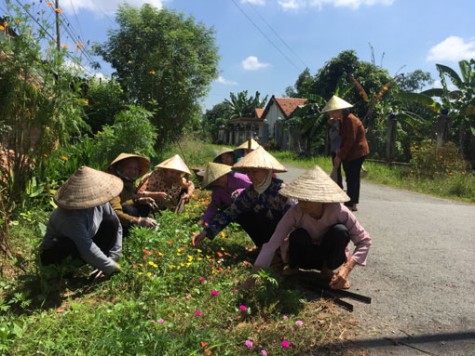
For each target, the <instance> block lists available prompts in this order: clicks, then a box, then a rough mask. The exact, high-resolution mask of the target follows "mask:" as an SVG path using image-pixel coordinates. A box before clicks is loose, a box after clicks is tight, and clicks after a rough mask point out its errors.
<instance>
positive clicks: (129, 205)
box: [107, 153, 158, 237]
mask: <svg viewBox="0 0 475 356" xmlns="http://www.w3.org/2000/svg"><path fill="white" fill-rule="evenodd" d="M149 168H150V160H149V159H148V158H147V157H144V156H140V155H136V154H131V153H121V154H120V155H118V156H117V157H116V158H115V159H114V160H113V161H112V162H111V163H110V164H109V167H108V168H107V172H108V173H110V174H113V175H115V176H117V177H119V178H120V179H122V182H123V183H124V189H122V192H121V193H120V195H119V196H117V197H115V198H114V199H112V200H111V205H112V208H113V209H114V211H115V212H116V214H117V216H118V217H119V219H120V222H121V224H122V228H123V230H124V237H125V236H128V234H129V229H130V227H131V226H133V225H137V226H142V227H154V226H157V225H158V224H157V222H156V221H155V220H154V219H152V218H150V217H148V215H149V214H150V213H151V212H152V211H153V210H155V209H157V204H156V203H155V200H154V199H152V198H150V197H138V196H137V187H136V186H135V181H136V180H137V179H139V178H140V177H143V176H144V175H145V174H146V173H147V172H148V170H149Z"/></svg>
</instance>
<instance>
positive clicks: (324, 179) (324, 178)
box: [279, 166, 350, 203]
mask: <svg viewBox="0 0 475 356" xmlns="http://www.w3.org/2000/svg"><path fill="white" fill-rule="evenodd" d="M279 193H280V194H282V195H283V196H284V197H288V198H294V199H298V200H303V201H310V202H316V203H344V202H346V201H349V200H350V198H349V197H348V195H346V193H345V192H344V191H343V190H342V189H341V188H340V187H339V186H338V184H336V183H335V182H334V181H333V180H332V179H331V178H330V176H329V175H328V174H327V173H326V172H325V171H324V170H323V169H321V168H320V167H319V166H315V167H314V168H312V169H310V170H308V171H307V172H305V173H304V174H302V175H301V176H300V177H298V178H297V179H295V180H294V181H293V182H292V183H289V184H287V185H286V186H285V187H284V188H282V189H281V190H280V191H279Z"/></svg>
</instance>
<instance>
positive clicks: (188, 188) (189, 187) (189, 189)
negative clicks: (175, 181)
mask: <svg viewBox="0 0 475 356" xmlns="http://www.w3.org/2000/svg"><path fill="white" fill-rule="evenodd" d="M183 187H184V188H185V192H184V193H183V194H182V196H181V199H182V200H184V201H185V202H188V201H189V200H190V199H191V196H192V195H193V192H194V190H195V185H194V184H193V182H192V181H191V180H190V181H184V182H183Z"/></svg>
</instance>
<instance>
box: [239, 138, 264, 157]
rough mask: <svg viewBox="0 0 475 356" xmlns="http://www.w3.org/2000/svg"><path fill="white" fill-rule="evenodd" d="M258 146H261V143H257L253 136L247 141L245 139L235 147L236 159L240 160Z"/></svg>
mask: <svg viewBox="0 0 475 356" xmlns="http://www.w3.org/2000/svg"><path fill="white" fill-rule="evenodd" d="M257 147H260V145H259V143H257V141H256V140H254V139H253V138H252V137H250V138H248V139H247V140H246V141H244V142H243V143H241V144H240V145H239V146H238V147H236V148H235V149H234V156H235V157H236V161H238V162H239V161H240V160H241V159H242V158H243V157H245V156H247V155H248V154H249V153H251V152H252V151H254V150H255V149H256V148H257Z"/></svg>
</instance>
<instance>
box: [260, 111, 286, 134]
mask: <svg viewBox="0 0 475 356" xmlns="http://www.w3.org/2000/svg"><path fill="white" fill-rule="evenodd" d="M284 118H285V115H284V113H283V112H282V111H281V110H280V109H279V107H278V106H277V105H276V103H275V102H273V103H272V105H271V106H270V107H269V111H268V112H267V115H266V116H265V117H263V119H266V120H267V125H268V130H269V139H272V138H273V139H275V135H276V122H277V121H283V120H284Z"/></svg>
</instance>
